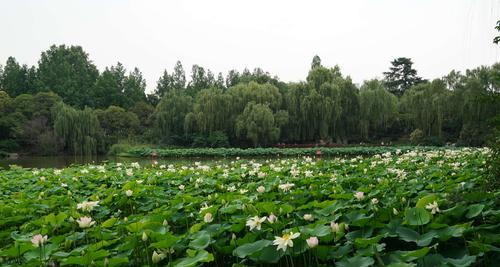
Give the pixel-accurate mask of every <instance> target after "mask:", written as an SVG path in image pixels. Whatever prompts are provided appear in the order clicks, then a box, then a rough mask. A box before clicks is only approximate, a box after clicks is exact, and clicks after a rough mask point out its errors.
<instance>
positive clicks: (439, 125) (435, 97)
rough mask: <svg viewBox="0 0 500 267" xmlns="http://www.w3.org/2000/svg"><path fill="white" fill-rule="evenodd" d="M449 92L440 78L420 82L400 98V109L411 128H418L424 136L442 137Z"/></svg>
mask: <svg viewBox="0 0 500 267" xmlns="http://www.w3.org/2000/svg"><path fill="white" fill-rule="evenodd" d="M449 94H450V92H449V91H448V90H446V84H445V83H444V82H443V81H442V80H438V79H436V80H434V81H432V82H430V83H429V82H426V83H420V84H418V85H416V86H414V87H412V88H411V89H409V90H408V91H407V92H405V94H404V95H403V97H402V98H401V109H402V112H403V115H404V118H406V120H408V123H409V125H411V126H412V127H413V128H412V129H413V130H415V129H420V130H421V131H422V132H423V134H424V136H426V137H431V136H434V137H437V138H438V139H442V138H443V136H442V130H443V125H444V120H445V116H446V108H447V107H446V106H447V100H448V98H449Z"/></svg>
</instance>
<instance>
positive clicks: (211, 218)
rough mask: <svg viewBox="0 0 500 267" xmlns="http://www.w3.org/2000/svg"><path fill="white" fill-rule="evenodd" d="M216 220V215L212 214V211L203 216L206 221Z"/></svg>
mask: <svg viewBox="0 0 500 267" xmlns="http://www.w3.org/2000/svg"><path fill="white" fill-rule="evenodd" d="M213 220H214V217H213V216H212V213H210V212H207V213H206V214H205V216H204V217H203V221H205V222H206V223H211V222H212V221H213Z"/></svg>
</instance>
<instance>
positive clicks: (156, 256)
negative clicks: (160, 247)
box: [151, 251, 161, 263]
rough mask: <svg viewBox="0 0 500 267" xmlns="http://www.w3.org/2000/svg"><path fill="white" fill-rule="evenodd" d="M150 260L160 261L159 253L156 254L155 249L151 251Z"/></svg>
mask: <svg viewBox="0 0 500 267" xmlns="http://www.w3.org/2000/svg"><path fill="white" fill-rule="evenodd" d="M151 260H152V261H153V263H158V262H160V261H161V255H160V254H158V253H157V252H156V251H153V256H151Z"/></svg>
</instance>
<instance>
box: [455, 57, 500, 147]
mask: <svg viewBox="0 0 500 267" xmlns="http://www.w3.org/2000/svg"><path fill="white" fill-rule="evenodd" d="M463 80H464V82H463V84H462V86H461V88H460V90H457V94H459V95H460V96H461V98H462V101H463V103H462V105H461V107H462V114H463V115H462V129H461V131H460V137H459V141H460V143H462V144H466V145H482V144H483V143H484V141H485V140H486V139H487V137H488V135H489V134H491V130H490V129H491V126H492V121H493V120H494V117H496V116H498V114H500V64H499V63H497V64H494V65H493V66H491V67H479V68H476V69H473V70H467V72H466V75H465V77H464V79H463Z"/></svg>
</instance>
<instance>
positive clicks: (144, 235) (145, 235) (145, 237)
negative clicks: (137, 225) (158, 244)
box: [142, 232, 148, 242]
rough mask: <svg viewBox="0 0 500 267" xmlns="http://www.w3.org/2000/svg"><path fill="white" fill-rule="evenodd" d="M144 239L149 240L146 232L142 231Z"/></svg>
mask: <svg viewBox="0 0 500 267" xmlns="http://www.w3.org/2000/svg"><path fill="white" fill-rule="evenodd" d="M142 241H144V242H146V241H148V235H147V234H146V232H142Z"/></svg>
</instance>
